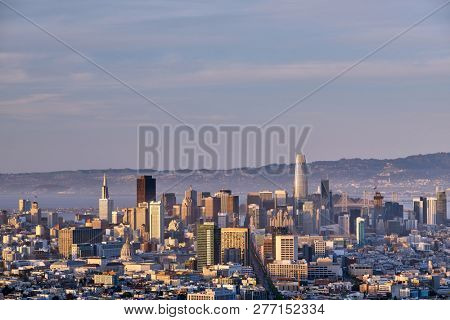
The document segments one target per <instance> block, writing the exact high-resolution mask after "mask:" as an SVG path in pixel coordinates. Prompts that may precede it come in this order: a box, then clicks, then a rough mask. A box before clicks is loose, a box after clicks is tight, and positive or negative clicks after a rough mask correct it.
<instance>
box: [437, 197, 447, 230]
mask: <svg viewBox="0 0 450 320" xmlns="http://www.w3.org/2000/svg"><path fill="white" fill-rule="evenodd" d="M436 199H437V203H436V224H438V225H441V224H445V223H446V221H447V194H446V193H445V191H441V190H436Z"/></svg>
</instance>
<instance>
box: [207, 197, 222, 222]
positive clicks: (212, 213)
mask: <svg viewBox="0 0 450 320" xmlns="http://www.w3.org/2000/svg"><path fill="white" fill-rule="evenodd" d="M203 201H204V202H205V219H206V221H209V222H215V223H217V222H218V220H217V215H218V214H219V212H220V198H217V197H207V198H205V199H204V200H203Z"/></svg>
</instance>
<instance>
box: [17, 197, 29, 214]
mask: <svg viewBox="0 0 450 320" xmlns="http://www.w3.org/2000/svg"><path fill="white" fill-rule="evenodd" d="M30 210H31V201H30V200H25V199H19V212H20V213H23V212H28V211H30Z"/></svg>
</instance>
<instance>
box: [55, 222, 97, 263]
mask: <svg viewBox="0 0 450 320" xmlns="http://www.w3.org/2000/svg"><path fill="white" fill-rule="evenodd" d="M102 234H103V231H102V230H101V229H92V228H85V227H82V228H78V227H77V228H73V227H72V228H65V229H61V230H59V233H58V249H59V253H60V255H61V256H63V257H64V258H66V259H69V258H70V256H71V254H72V245H73V244H81V243H91V244H94V243H101V242H102Z"/></svg>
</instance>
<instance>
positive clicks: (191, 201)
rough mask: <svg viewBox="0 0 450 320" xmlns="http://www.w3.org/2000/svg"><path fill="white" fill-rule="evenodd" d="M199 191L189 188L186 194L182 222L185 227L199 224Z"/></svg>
mask: <svg viewBox="0 0 450 320" xmlns="http://www.w3.org/2000/svg"><path fill="white" fill-rule="evenodd" d="M197 213H198V208H197V191H195V190H194V189H192V186H190V187H189V189H187V190H186V191H185V193H184V199H183V202H182V203H181V220H182V221H183V223H184V224H185V225H188V224H193V223H196V222H197V218H198V215H197Z"/></svg>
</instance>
